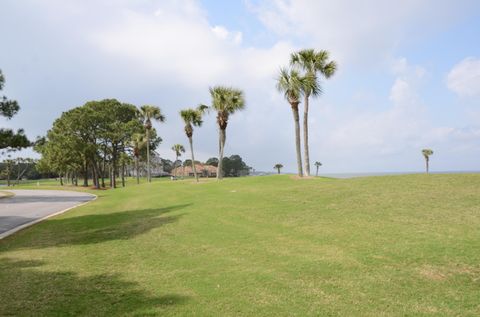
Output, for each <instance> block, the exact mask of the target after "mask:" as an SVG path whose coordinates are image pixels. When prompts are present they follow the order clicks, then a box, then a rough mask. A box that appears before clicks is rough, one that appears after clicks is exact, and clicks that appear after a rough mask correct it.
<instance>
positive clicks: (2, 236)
mask: <svg viewBox="0 0 480 317" xmlns="http://www.w3.org/2000/svg"><path fill="white" fill-rule="evenodd" d="M76 193H78V192H76ZM84 194H88V195H91V196H93V199H92V200H89V201H86V202H84V203H81V204H79V205H75V206H72V207H68V208H66V209H63V210H60V211H57V212H55V213H53V214H50V215H47V216H45V217H42V218H39V219H35V220H32V221H30V222H27V223H24V224H22V225H20V226H18V227H15V228H13V229H10V230H8V231H5V232H3V233H0V240H2V239H4V238H6V237H8V236H11V235H12V234H14V233H16V232H18V231H20V230H23V229H25V228H28V227H30V226H33V225H34V224H37V223H39V222H41V221H44V220H46V219H48V218H51V217H55V216H58V215H61V214H63V213H65V212H67V211H69V210H71V209H74V208H77V207H80V206H83V205H86V204H88V203H90V202H92V201H95V200H97V198H98V196H97V195H95V194H91V193H84ZM12 197H13V196H12ZM6 198H7V197H6ZM8 198H11V197H8Z"/></svg>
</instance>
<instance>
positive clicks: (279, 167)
mask: <svg viewBox="0 0 480 317" xmlns="http://www.w3.org/2000/svg"><path fill="white" fill-rule="evenodd" d="M273 168H274V169H276V170H277V172H278V174H280V170H281V169H282V168H283V165H282V164H280V163H277V164H275V166H274V167H273Z"/></svg>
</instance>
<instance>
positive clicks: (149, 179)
mask: <svg viewBox="0 0 480 317" xmlns="http://www.w3.org/2000/svg"><path fill="white" fill-rule="evenodd" d="M147 180H148V182H149V183H150V182H151V181H152V179H151V177H150V130H149V129H147Z"/></svg>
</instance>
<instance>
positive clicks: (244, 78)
mask: <svg viewBox="0 0 480 317" xmlns="http://www.w3.org/2000/svg"><path fill="white" fill-rule="evenodd" d="M172 3H175V5H172ZM159 5H160V6H165V8H164V7H160V8H157V9H156V10H155V11H153V13H149V12H139V11H134V10H123V12H122V13H121V14H120V15H119V16H118V17H117V18H116V19H114V20H111V21H110V23H104V24H103V25H101V26H99V27H98V28H95V29H93V30H92V32H91V33H90V35H89V38H90V40H91V42H92V43H93V45H94V46H95V47H96V48H98V49H100V50H101V51H102V52H104V53H105V54H107V55H109V56H111V57H113V58H122V59H126V60H128V62H129V64H130V63H133V64H134V65H136V66H137V67H141V68H143V69H144V70H146V71H150V72H152V73H162V74H163V75H164V76H165V77H168V78H169V80H170V81H178V82H180V83H182V84H187V85H189V86H192V87H193V86H196V87H199V86H205V85H207V86H208V85H213V84H215V83H217V82H222V81H227V84H229V83H231V84H239V83H244V84H247V85H249V84H250V85H251V84H252V83H251V79H252V77H253V78H254V79H259V78H264V79H265V78H269V79H271V78H272V77H273V76H274V73H275V72H276V71H277V69H278V65H280V64H283V63H285V61H286V60H287V58H288V55H289V53H290V52H291V51H292V50H293V47H292V46H291V45H290V44H288V43H287V42H278V43H276V44H275V45H273V46H272V47H270V48H264V49H258V48H254V47H242V46H241V44H242V38H243V35H242V32H240V31H231V30H228V29H227V28H226V27H224V26H221V25H214V26H212V25H210V23H209V21H208V20H207V17H206V13H205V12H203V11H202V10H201V9H200V8H195V5H196V2H188V7H189V9H185V8H183V3H179V2H174V1H173V2H172V1H166V2H164V3H161V4H159ZM253 65H255V66H254V67H253ZM232 74H234V75H232Z"/></svg>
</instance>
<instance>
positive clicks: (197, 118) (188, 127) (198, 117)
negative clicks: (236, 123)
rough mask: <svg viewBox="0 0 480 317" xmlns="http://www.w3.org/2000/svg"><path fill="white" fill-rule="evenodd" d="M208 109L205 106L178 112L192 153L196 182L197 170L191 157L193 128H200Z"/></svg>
mask: <svg viewBox="0 0 480 317" xmlns="http://www.w3.org/2000/svg"><path fill="white" fill-rule="evenodd" d="M207 109H208V107H207V106H205V105H200V106H198V107H197V108H196V109H191V108H190V109H185V110H182V111H180V116H181V117H182V119H183V121H184V122H185V134H186V135H187V138H188V141H189V143H190V152H191V153H192V170H193V175H194V176H195V179H196V180H197V182H198V175H197V169H196V168H195V156H194V155H193V127H194V126H196V127H200V126H201V125H202V123H203V121H202V116H203V114H204V113H205V111H206V110H207Z"/></svg>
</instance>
